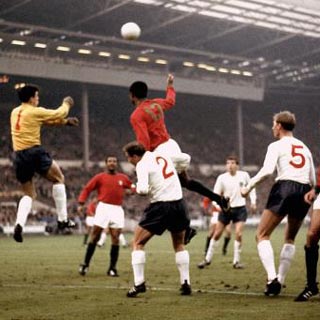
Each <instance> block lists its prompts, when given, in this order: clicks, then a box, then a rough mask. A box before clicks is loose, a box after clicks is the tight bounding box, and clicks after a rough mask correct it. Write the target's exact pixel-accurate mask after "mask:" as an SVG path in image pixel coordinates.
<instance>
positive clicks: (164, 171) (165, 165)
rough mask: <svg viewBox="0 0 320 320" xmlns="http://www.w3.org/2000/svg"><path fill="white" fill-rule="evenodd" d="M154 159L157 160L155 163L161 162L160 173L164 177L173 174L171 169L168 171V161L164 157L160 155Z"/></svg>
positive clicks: (166, 177)
mask: <svg viewBox="0 0 320 320" xmlns="http://www.w3.org/2000/svg"><path fill="white" fill-rule="evenodd" d="M156 161H157V164H160V165H161V164H162V165H163V167H162V175H163V177H164V178H165V179H168V178H170V177H171V176H173V175H174V172H173V171H169V170H168V161H167V160H166V159H165V158H162V157H156Z"/></svg>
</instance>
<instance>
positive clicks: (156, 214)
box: [123, 142, 191, 297]
mask: <svg viewBox="0 0 320 320" xmlns="http://www.w3.org/2000/svg"><path fill="white" fill-rule="evenodd" d="M123 150H124V152H125V154H126V157H127V159H128V161H129V162H130V163H132V164H133V165H135V166H136V174H137V184H136V186H137V188H136V192H137V193H138V194H140V195H148V196H149V198H150V205H149V206H148V207H147V208H146V209H145V210H144V213H143V216H142V218H141V220H140V222H139V224H138V226H137V227H136V229H135V233H134V238H133V241H132V247H133V251H132V268H133V275H134V286H133V287H132V288H131V289H130V290H129V291H128V293H127V297H135V296H137V294H139V293H142V292H145V291H146V286H145V276H144V266H145V261H146V255H145V251H144V246H145V244H146V243H147V242H148V241H149V240H150V239H151V238H152V237H153V236H154V235H161V234H162V233H163V232H164V231H165V230H169V231H170V233H171V237H172V243H173V249H174V251H175V259H176V264H177V267H178V270H179V273H180V282H181V287H180V292H181V294H182V295H190V294H191V286H190V275H189V260H190V258H189V253H188V251H187V250H185V248H184V236H185V230H186V229H187V228H188V226H189V223H190V220H189V217H188V211H187V208H186V205H185V203H184V201H183V199H182V189H181V185H180V181H179V177H178V174H177V172H176V170H175V168H174V165H173V163H172V161H171V159H170V158H169V157H165V156H163V155H162V154H159V153H156V152H150V151H146V150H145V148H144V147H143V146H142V145H141V144H139V143H137V142H131V143H129V144H127V145H126V146H125V147H124V148H123Z"/></svg>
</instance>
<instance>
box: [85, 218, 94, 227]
mask: <svg viewBox="0 0 320 320" xmlns="http://www.w3.org/2000/svg"><path fill="white" fill-rule="evenodd" d="M93 223H94V216H86V225H87V226H88V227H93Z"/></svg>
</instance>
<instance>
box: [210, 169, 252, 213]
mask: <svg viewBox="0 0 320 320" xmlns="http://www.w3.org/2000/svg"><path fill="white" fill-rule="evenodd" d="M249 181H250V176H249V174H248V172H246V171H241V170H237V171H236V174H235V175H231V174H230V173H229V172H225V173H223V174H220V175H219V176H218V178H217V181H216V183H215V185H214V189H213V192H214V193H217V194H220V195H223V196H224V197H229V199H230V206H231V208H235V207H241V206H245V205H246V199H245V198H244V197H242V195H241V192H240V190H241V188H242V187H244V186H246V185H247V184H248V183H249ZM249 196H250V202H251V204H254V205H255V204H256V200H257V195H256V191H255V189H253V190H252V191H251V192H250V194H249Z"/></svg>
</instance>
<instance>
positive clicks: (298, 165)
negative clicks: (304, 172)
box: [289, 144, 306, 169]
mask: <svg viewBox="0 0 320 320" xmlns="http://www.w3.org/2000/svg"><path fill="white" fill-rule="evenodd" d="M299 149H303V146H298V145H294V144H293V145H292V146H291V155H292V157H297V158H298V161H296V162H293V161H292V160H291V161H290V162H289V163H290V164H291V165H292V166H293V167H294V168H297V169H300V168H302V167H303V166H304V165H305V163H306V158H305V156H304V155H303V154H302V153H301V151H300V150H299ZM299 151H300V152H299Z"/></svg>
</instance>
